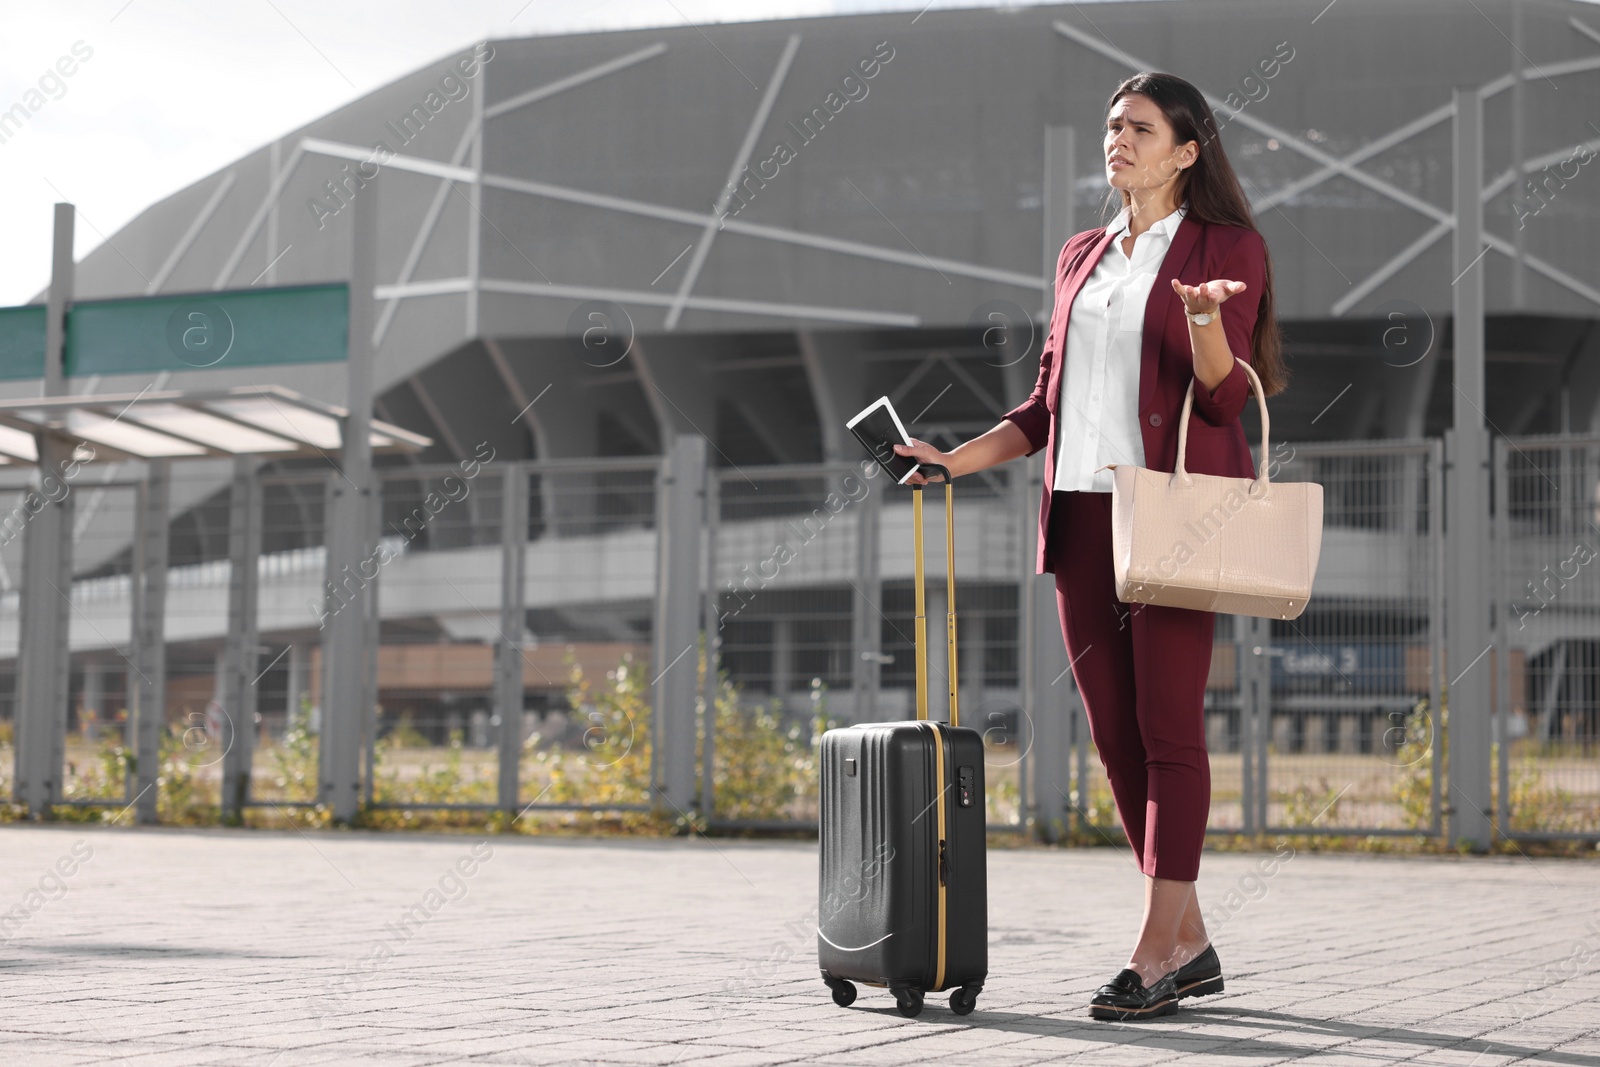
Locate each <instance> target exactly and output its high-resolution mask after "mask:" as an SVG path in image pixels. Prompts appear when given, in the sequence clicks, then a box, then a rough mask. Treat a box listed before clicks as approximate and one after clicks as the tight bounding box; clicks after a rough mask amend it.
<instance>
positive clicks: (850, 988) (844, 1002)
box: [823, 978, 856, 1008]
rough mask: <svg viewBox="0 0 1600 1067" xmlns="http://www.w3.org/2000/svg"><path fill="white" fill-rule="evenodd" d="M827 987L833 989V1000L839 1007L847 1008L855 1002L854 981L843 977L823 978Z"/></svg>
mask: <svg viewBox="0 0 1600 1067" xmlns="http://www.w3.org/2000/svg"><path fill="white" fill-rule="evenodd" d="M823 981H824V982H827V983H828V988H829V989H831V990H833V1002H834V1003H835V1004H837V1005H839V1007H841V1008H848V1007H849V1006H850V1005H852V1004H854V1003H855V1002H856V987H855V983H853V982H847V981H845V980H844V979H843V978H824V979H823Z"/></svg>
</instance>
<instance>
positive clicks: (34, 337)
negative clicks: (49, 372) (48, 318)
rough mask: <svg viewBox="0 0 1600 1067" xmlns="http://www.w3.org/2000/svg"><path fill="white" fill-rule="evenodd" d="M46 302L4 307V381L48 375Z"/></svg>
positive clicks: (0, 348)
mask: <svg viewBox="0 0 1600 1067" xmlns="http://www.w3.org/2000/svg"><path fill="white" fill-rule="evenodd" d="M44 315H45V311H44V305H43V304H28V305H26V306H24V307H15V308H0V380H3V381H12V380H15V379H17V378H43V377H44Z"/></svg>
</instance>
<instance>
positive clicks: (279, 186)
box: [211, 145, 366, 289]
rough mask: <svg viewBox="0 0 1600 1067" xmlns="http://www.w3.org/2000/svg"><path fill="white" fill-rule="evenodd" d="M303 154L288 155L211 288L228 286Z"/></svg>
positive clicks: (298, 149) (299, 150)
mask: <svg viewBox="0 0 1600 1067" xmlns="http://www.w3.org/2000/svg"><path fill="white" fill-rule="evenodd" d="M303 154H304V149H303V147H302V146H300V145H296V146H295V150H294V151H293V152H291V153H289V162H288V163H287V164H285V165H284V168H283V169H282V170H281V171H279V172H278V174H277V176H276V177H275V178H273V180H272V185H271V186H269V187H268V189H267V193H266V195H265V196H263V197H262V198H261V206H260V207H258V208H256V213H255V214H254V215H252V216H251V217H250V222H249V223H248V224H247V225H246V226H245V228H244V232H243V233H241V234H240V235H239V243H238V244H236V245H234V246H233V251H232V252H231V253H230V254H229V256H228V258H227V260H226V261H225V262H224V263H223V264H222V269H221V270H220V271H218V272H217V279H216V281H215V282H213V283H212V284H211V288H213V289H221V288H222V287H223V286H224V285H227V284H228V279H229V278H231V277H233V272H234V271H235V270H237V269H238V267H239V261H240V260H241V259H243V258H244V254H245V250H246V249H248V248H249V247H250V242H251V241H253V240H255V237H256V231H257V230H259V229H261V224H262V223H263V222H265V221H266V219H267V213H268V212H270V211H271V210H272V207H273V205H274V204H276V203H277V202H278V196H279V195H280V194H281V193H282V192H283V187H284V185H286V184H287V183H288V181H289V177H290V175H292V174H293V173H294V169H295V167H296V166H297V165H298V164H299V162H300V157H301V156H302V155H303ZM361 158H363V159H365V158H366V156H365V155H363V156H362V157H361Z"/></svg>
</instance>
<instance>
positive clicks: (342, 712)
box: [318, 180, 380, 823]
mask: <svg viewBox="0 0 1600 1067" xmlns="http://www.w3.org/2000/svg"><path fill="white" fill-rule="evenodd" d="M379 188H380V184H379V182H378V181H376V180H374V181H371V182H369V183H368V186H367V188H366V189H365V190H363V191H362V194H361V195H360V196H357V197H356V198H355V199H354V200H352V201H351V203H350V211H351V215H352V218H351V227H350V325H349V330H350V333H349V342H348V345H349V348H348V359H347V361H346V362H347V366H346V371H347V374H348V380H349V386H348V389H347V391H346V394H347V395H346V398H345V406H346V408H347V409H348V412H349V413H348V414H347V415H346V416H345V418H344V421H343V424H342V425H341V427H340V430H341V438H342V448H341V452H340V456H339V462H340V466H341V468H342V469H341V470H339V471H338V472H336V473H335V475H334V476H333V480H332V488H331V490H330V492H331V495H332V497H333V499H332V501H331V504H332V507H331V511H330V522H329V529H328V538H327V544H328V552H327V584H326V586H325V590H326V593H325V599H324V601H323V615H322V634H323V637H322V667H323V671H322V678H323V683H322V692H323V699H322V721H321V729H322V736H321V750H320V757H321V758H320V767H319V771H320V774H319V776H318V777H319V780H320V782H321V788H320V789H319V799H320V800H321V801H322V803H324V804H327V805H328V806H329V807H331V808H332V814H333V819H334V821H335V822H337V823H348V822H349V821H350V820H352V819H354V818H355V815H356V811H357V809H358V807H359V805H360V801H361V734H362V723H363V721H364V719H365V718H366V716H367V714H368V708H367V707H365V706H364V705H365V704H366V698H367V696H368V692H369V690H368V686H367V683H366V678H365V675H366V673H367V666H368V660H367V656H366V645H367V633H366V622H367V620H366V618H365V616H366V614H367V612H366V610H365V608H366V606H367V597H366V595H365V590H366V586H367V585H368V584H369V583H370V582H371V581H372V579H373V578H375V577H376V574H375V573H373V570H372V568H373V566H374V562H373V561H371V560H369V558H368V557H369V552H368V549H369V542H370V539H371V538H370V534H369V532H368V526H367V518H368V515H369V512H368V507H369V498H370V497H371V495H372V445H371V442H370V440H369V434H370V429H369V427H370V425H371V420H372V329H373V319H374V316H373V300H372V289H373V285H374V282H375V279H376V264H375V262H374V259H375V245H376V243H377V229H378V226H377V222H378V220H377V203H376V199H377V196H378V190H379Z"/></svg>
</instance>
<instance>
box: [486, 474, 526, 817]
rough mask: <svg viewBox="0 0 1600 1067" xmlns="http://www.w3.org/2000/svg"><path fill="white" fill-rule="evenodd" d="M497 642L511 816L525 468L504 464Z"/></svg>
mask: <svg viewBox="0 0 1600 1067" xmlns="http://www.w3.org/2000/svg"><path fill="white" fill-rule="evenodd" d="M500 500H501V503H500V637H501V640H500V643H499V644H497V645H495V649H494V650H495V663H494V666H495V673H494V713H495V715H497V716H499V719H500V738H499V740H500V775H499V784H500V796H499V802H500V810H501V811H504V812H507V813H515V812H516V811H517V809H518V807H519V805H520V803H521V795H522V782H521V778H520V772H521V768H522V665H523V662H524V659H523V653H522V631H523V629H524V628H525V626H526V620H525V618H524V606H523V586H524V584H525V578H524V569H525V568H524V559H525V555H526V551H525V542H526V541H527V539H528V468H527V467H526V466H525V465H524V464H521V463H515V462H513V463H508V464H506V469H505V485H504V487H503V488H502V490H501V496H500Z"/></svg>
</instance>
